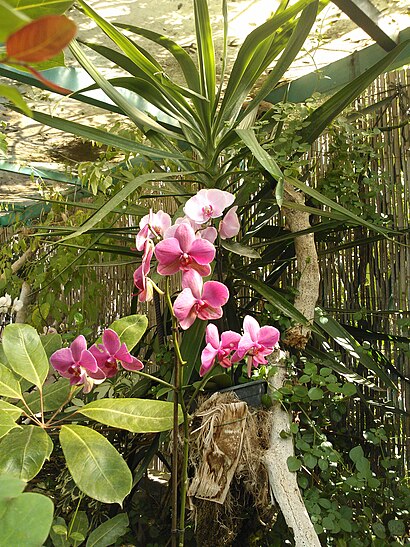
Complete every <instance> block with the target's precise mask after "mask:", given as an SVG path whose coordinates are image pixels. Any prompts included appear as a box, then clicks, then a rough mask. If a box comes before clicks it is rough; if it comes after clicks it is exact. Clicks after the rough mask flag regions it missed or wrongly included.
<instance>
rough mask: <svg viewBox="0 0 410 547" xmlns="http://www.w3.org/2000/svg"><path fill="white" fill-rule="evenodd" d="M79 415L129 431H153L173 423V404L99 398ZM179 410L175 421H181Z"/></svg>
mask: <svg viewBox="0 0 410 547" xmlns="http://www.w3.org/2000/svg"><path fill="white" fill-rule="evenodd" d="M79 412H80V414H83V415H84V416H87V418H91V419H92V420H96V421H97V422H101V423H103V424H106V425H110V426H112V427H119V428H120V429H126V430H127V431H132V432H133V433H156V432H158V431H168V430H169V429H172V424H173V403H172V402H168V401H153V400H150V399H126V398H121V399H100V400H98V401H93V402H92V403H88V405H85V406H83V407H82V408H81V409H80V410H79ZM182 421H183V416H182V411H181V409H179V421H178V423H182Z"/></svg>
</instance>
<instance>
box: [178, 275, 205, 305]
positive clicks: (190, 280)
mask: <svg viewBox="0 0 410 547" xmlns="http://www.w3.org/2000/svg"><path fill="white" fill-rule="evenodd" d="M202 287H203V281H202V277H201V275H200V274H199V273H198V272H197V271H196V270H194V269H192V268H191V269H190V270H185V271H183V272H182V288H183V289H191V291H192V294H193V295H194V297H195V298H197V299H199V298H201V294H202Z"/></svg>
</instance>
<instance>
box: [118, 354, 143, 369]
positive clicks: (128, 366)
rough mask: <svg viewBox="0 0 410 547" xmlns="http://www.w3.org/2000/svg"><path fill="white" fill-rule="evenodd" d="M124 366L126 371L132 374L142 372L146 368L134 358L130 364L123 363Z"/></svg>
mask: <svg viewBox="0 0 410 547" xmlns="http://www.w3.org/2000/svg"><path fill="white" fill-rule="evenodd" d="M131 357H132V356H131ZM122 366H123V368H125V370H129V371H131V372H133V371H136V370H142V369H143V368H144V365H143V364H142V363H141V361H140V360H139V359H137V358H136V357H132V360H131V362H128V363H124V362H122Z"/></svg>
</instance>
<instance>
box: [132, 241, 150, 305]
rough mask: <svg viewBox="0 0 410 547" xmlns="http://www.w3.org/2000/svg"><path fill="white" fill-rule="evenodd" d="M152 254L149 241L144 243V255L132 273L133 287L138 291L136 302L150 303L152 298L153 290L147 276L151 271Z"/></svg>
mask: <svg viewBox="0 0 410 547" xmlns="http://www.w3.org/2000/svg"><path fill="white" fill-rule="evenodd" d="M153 253H154V244H153V243H152V242H150V241H147V242H146V243H145V250H144V255H143V257H142V262H141V266H140V267H139V268H137V269H136V270H135V272H134V285H135V286H136V287H137V289H138V301H139V302H150V301H151V300H152V298H153V294H154V289H153V283H152V281H151V279H150V278H149V277H148V274H149V272H150V269H151V258H152V255H153Z"/></svg>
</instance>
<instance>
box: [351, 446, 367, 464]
mask: <svg viewBox="0 0 410 547" xmlns="http://www.w3.org/2000/svg"><path fill="white" fill-rule="evenodd" d="M349 458H350V459H351V460H352V462H354V463H356V462H357V461H359V460H361V459H363V458H364V452H363V448H362V447H361V446H355V447H354V448H352V449H351V450H350V452H349Z"/></svg>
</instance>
